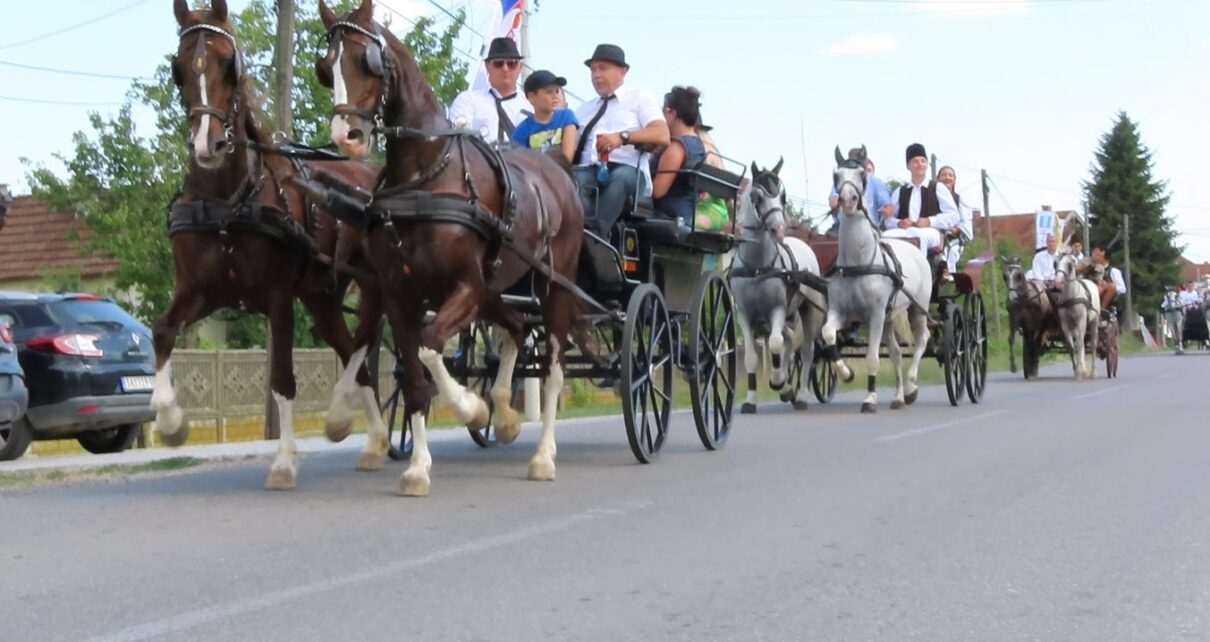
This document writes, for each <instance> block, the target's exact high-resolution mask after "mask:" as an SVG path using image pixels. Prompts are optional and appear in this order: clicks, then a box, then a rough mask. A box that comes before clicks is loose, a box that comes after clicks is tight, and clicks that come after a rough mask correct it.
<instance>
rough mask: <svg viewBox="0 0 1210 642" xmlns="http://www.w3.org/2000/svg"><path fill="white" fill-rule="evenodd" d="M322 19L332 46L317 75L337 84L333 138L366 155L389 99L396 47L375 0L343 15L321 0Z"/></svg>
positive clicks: (330, 84) (328, 83) (345, 147)
mask: <svg viewBox="0 0 1210 642" xmlns="http://www.w3.org/2000/svg"><path fill="white" fill-rule="evenodd" d="M319 18H320V20H321V21H322V22H323V26H324V29H326V30H327V34H328V50H327V53H326V54H325V55H324V56H323V57H322V58H320V59H318V60H317V61H316V62H315V75H316V77H317V78H318V79H319V82H320V84H322V85H323V86H325V87H328V88H331V89H332V99H333V102H334V107H333V110H332V113H333V116H332V142H333V143H335V144H336V145H337V146H338V147H339V148H340V150H341V151H342V152H344V153H345V154H348V155H349V156H350V157H352V158H356V159H359V160H364V159H366V158H368V157H369V155H370V152H371V141H372V139H373V136H374V128H375V126H377V125H381V124H382V123H381V121H382V119H383V108H384V107H385V106H386V104H387V93H388V92H389V91H390V82H389V81H390V78H391V75H392V73H393V71H394V64H393V60H392V56H391V49H390V47H388V46H387V40H386V37H385V36H383V31H384V30H383V28H382V26H381V25H379V24H378V23H376V22H374V3H373V1H372V0H362V2H361V4H360V5H359V6H358V7H357V8H356V9H354V10H353V11H351V12H349V13H348V14H346V15H344V16H341V17H338V16H337V15H336V14H335V13H334V12H333V11H332V9H331V8H329V7H328V5H327V4H326V3H325V2H323V0H320V3H319Z"/></svg>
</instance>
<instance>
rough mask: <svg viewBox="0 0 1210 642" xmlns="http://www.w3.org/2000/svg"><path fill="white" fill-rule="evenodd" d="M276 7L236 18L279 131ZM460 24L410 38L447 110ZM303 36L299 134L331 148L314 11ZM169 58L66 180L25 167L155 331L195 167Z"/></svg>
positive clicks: (69, 164) (255, 6) (86, 139)
mask: <svg viewBox="0 0 1210 642" xmlns="http://www.w3.org/2000/svg"><path fill="white" fill-rule="evenodd" d="M354 4H356V2H355V1H354V0H340V1H338V2H336V3H335V5H336V8H337V10H338V11H344V10H348V9H350V8H351V7H352V6H353V5H354ZM273 5H274V3H273V2H271V1H270V0H252V2H251V3H250V4H249V5H248V7H247V8H246V9H245V10H244V11H242V12H240V13H239V14H238V15H237V16H235V19H234V22H235V24H237V25H239V34H238V37H239V41H240V46H241V50H242V51H243V53H244V56H245V64H246V67H247V68H248V69H249V74H250V76H251V79H252V84H253V89H254V93H256V94H257V95H259V96H260V97H262V100H261V101H258V102H263V105H259V107H261V108H262V109H263V111H262V119H263V121H264V124H265V125H266V129H267V130H268V131H273V130H275V129H276V127H274V126H273V123H272V122H270V119H271V118H272V116H271V114H272V111H271V107H272V99H271V97H270V96H269V95H268V93H267V92H266V91H265V88H266V87H269V86H271V80H272V69H271V61H272V47H273V43H274V34H275V24H276V16H275V11H274V9H273ZM460 25H461V20H458V21H455V22H454V23H453V24H452V25H451V26H450V27H449V28H447V29H446V30H445V31H436V30H434V29H432V27H433V22H432V20H431V19H421V20H418V21H417V23H416V25H415V26H413V28H412V29H411V31H409V32H407V33H406V34H404V36H403V38H402V39H403V41H404V43H405V44H407V45H408V46H409V47H410V48H411V49H412V52H413V54H414V55H415V56H416V59H417V61H418V62H419V64H420V66H421V68H422V69H423V70H424V71H425V73H426V74H427V76H428V78H429V79H430V81H431V82H432V83H434V88H435V90H436V92H437V95H438V97H439V98H440V99H441V100H442V101H444V102H445V103H446V104H448V102H449V101H451V100H453V97H454V96H455V95H457V92H459V91H461V90H462V89H464V88H465V86H466V81H465V75H466V69H467V67H466V64H465V63H463V62H459V61H458V60H457V59H455V51H454V41H455V39H456V38H457V35H458V32H459V28H460ZM295 29H296V33H295V39H296V46H295V50H294V61H295V66H296V74H295V83H294V96H293V99H294V104H295V106H294V119H295V122H294V131H295V136H296V137H297V138H298V139H300V140H303V141H306V142H309V143H316V144H320V143H325V142H327V137H328V127H329V125H328V123H329V121H330V119H331V108H332V107H331V106H332V96H331V92H330V91H329V90H328V89H326V88H324V87H322V86H320V84H319V82H318V81H317V80H316V79H315V74H314V72H313V71H311V70H312V69H313V63H314V61H315V59H316V57H317V56H318V55H320V53H321V52H322V51H323V48H324V47H325V46H326V41H325V34H324V33H323V26H322V24H321V23H320V21H319V18H318V13H317V10H316V8H315V7H314V6H313V5H312V4H310V3H306V4H305V6H303V5H300V6H299V7H298V9H297V13H296V22H295ZM170 56H171V54H169V56H166V57H165V62H164V63H162V64H161V65H160V66H159V67H158V68H157V69H156V73H155V75H154V77H153V78H152V79H151V80H149V81H146V82H142V81H136V82H135V83H133V85H132V86H131V88H130V90H129V91H128V92H127V96H126V101H125V104H124V105H123V106H122V108H121V109H119V110H118V113H117V114H116V115H113V116H108V117H102V116H101V115H100V114H97V113H92V114H90V116H89V124H90V126H91V129H92V131H91V132H88V133H85V132H76V134H75V135H74V136H73V138H72V142H73V148H72V150H71V151H70V153H67V154H56V156H55V158H57V159H58V160H59V161H61V162H62V163H63V164H64V166H65V167H66V173H65V175H63V176H60V175H58V174H56V173H55V172H53V171H52V170H51V169H49V168H48V167H46V166H44V165H40V164H37V165H35V164H31V163H29V161H28V160H26V161H25V162H26V166H27V168H28V175H27V177H28V180H29V184H30V186H31V188H32V191H33V194H34V196H35V197H37V198H39V199H40V200H42V201H44V202H46V203H48V204H49V205H51V206H52V207H54V208H58V209H68V208H74V209H75V210H76V211H77V212H78V213H79V214H80V215H81V217H82V219H83V220H84V222H85V223H86V224H87V225H88V226H89V227H90V228H92V229H93V230H94V231H95V232H96V234H94V235H93V239H92V241H91V242H90V243H89V245H88V246H87V247H85V248H84V249H85V251H87V252H90V253H93V254H96V255H98V256H104V257H107V258H113V259H116V260H117V261H118V269H117V272H116V274H115V278H116V283H115V290H116V291H117V292H118V293H120V294H122V295H124V296H125V300H126V302H127V303H128V305H129V307H130V308H131V311H132V312H133V313H134V314H135V315H136V316H138V317H139V318H140V319H142V320H144V321H146V322H149V323H150V322H152V321H154V320H155V319H157V318H159V317H160V316H161V315H163V313H164V312H165V311H166V310H167V309H168V305H169V304H170V303H171V301H172V292H173V286H174V283H175V278H174V276H173V271H172V269H171V266H172V265H173V261H172V247H171V244H170V243H169V239H168V235H167V234H166V233H165V221H166V208H167V206H168V204H169V203H170V202H171V201H172V199H173V197H174V196H175V194H176V193H177V191H178V190H179V189H180V186H181V183H182V179H183V178H184V175H185V172H186V170H187V169H188V167H189V156H188V149H187V148H186V146H185V144H184V141H185V140H186V138H187V137H188V121H187V119H186V117H185V113H184V110H183V108H182V106H181V103H180V99H179V96H178V93H177V90H176V87H175V86H174V85H173V83H172V77H171V73H170V71H169V62H170ZM136 105H140V106H144V107H147V108H150V110H151V111H152V112H153V113H154V114H155V130H154V132H153V133H152V134H151V135H150V136H145V135H141V133H140V132H139V131H138V129H137V127H136V126H135V120H134V118H133V116H132V113H133V111H134V108H135V106H136ZM295 318H296V323H295V328H296V332H295V336H296V337H297V341H298V343H299V345H301V346H306V345H313V344H315V343H316V342H317V338H316V337H315V336H314V332H313V331H312V326H311V321H310V318H309V317H308V316H306V315H305V314H303V313H302V311H301V309H300V306H296V310H295ZM230 334H231V337H232V342H231V343H232V345H234V346H250V345H263V344H264V321H263V320H262V319H260V318H259V317H249V318H241V319H239V320H238V321H237V323H236V324H235V326H234V327H233V328H232V331H231V333H230Z"/></svg>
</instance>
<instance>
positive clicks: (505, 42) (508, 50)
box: [484, 38, 524, 60]
mask: <svg viewBox="0 0 1210 642" xmlns="http://www.w3.org/2000/svg"><path fill="white" fill-rule="evenodd" d="M523 57H524V56H522V55H521V52H520V51H517V43H516V41H514V40H513V39H512V38H493V39H492V44H491V46H490V47H488V48H487V57H486V58H484V60H521V59H522V58H523Z"/></svg>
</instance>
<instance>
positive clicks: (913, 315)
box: [823, 147, 933, 412]
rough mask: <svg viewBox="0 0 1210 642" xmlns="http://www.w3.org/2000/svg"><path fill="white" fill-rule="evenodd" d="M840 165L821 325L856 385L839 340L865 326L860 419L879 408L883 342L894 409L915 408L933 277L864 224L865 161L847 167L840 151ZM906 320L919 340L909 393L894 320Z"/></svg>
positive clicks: (917, 254)
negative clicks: (846, 327) (836, 230)
mask: <svg viewBox="0 0 1210 642" xmlns="http://www.w3.org/2000/svg"><path fill="white" fill-rule="evenodd" d="M862 149H863V150H864V149H865V148H864V147H863V148H862ZM836 164H837V168H836V171H835V172H834V174H833V179H834V181H835V185H836V189H837V192H838V194H839V197H840V203H839V208H840V237H839V245H840V246H839V248H838V253H837V256H836V268H835V274H834V275H833V276H832V277H831V280H830V282H829V284H828V318H827V322H826V323H825V324H824V326H823V341H824V346H825V347H824V349H825V350H826V353H825V356H826V357H827V358H829V359H831V360H832V361H833V363H834V365H835V367H836V370H837V373H839V375H840V376H841V377H842V378H843V379H844V380H845V381H852V379H853V372H852V370H850V369H849V367H848V366H847V365H846V364H845V363H844V361H843V360H841V358H840V352H839V350H838V349H837V347H836V333H837V331H839V330H840V328H841V326H842V325H843V324H845V323H846V322H850V321H860V322H861V323H864V324H865V325H866V327H867V328H868V333H869V341H868V347H867V349H866V356H865V362H866V372H867V374H868V379H867V386H868V391H869V392H868V394H867V395H866V398H865V401H864V402H863V403H862V404H861V412H876V409H877V404H878V392H877V379H878V367H879V361H880V360H879V355H878V353H879V348H878V345H879V343H880V342H882V341H883V340H884V339H885V342H886V347H887V353H888V354H889V355H890V358H891V363H892V364H893V365H894V368H895V399H894V401H892V402H891V408H892V409H899V408H902V407H903V406H904V405H905V404H910V403H913V402H914V401H916V395H917V394H918V393H919V386H918V385H917V383H916V380H917V374H918V372H919V369H920V358H921V357H922V356H924V350H925V347H926V345H927V343H928V338H929V329H928V305H929V296H930V294H931V292H932V290H933V273H932V271H931V269H930V268H929V263H928V259H927V258H926V257H925V256H924V252H922V251H921V250H920V248H918V247H916V246H915V245H913V244H912V243H910V242H909V241H907V240H906V239H886V240H883V239H882V238H881V234H879V232H878V229H877V228H876V227H875V226H874V224H873V223H872V222H871V221H870V219H869V218H867V212H866V211H865V206H864V205H860V204H861V203H862V202H863V201H862V199H863V197H864V193H865V184H866V175H865V168H864V167H862V163H861V161H860V160H845V159H844V157H843V156H841V155H840V148H839V147H837V148H836ZM859 205H860V206H859ZM902 314H906V315H907V316H908V320H909V322H910V324H911V329H912V337H913V341H914V349H913V353H912V363H911V365H910V366H909V368H908V381H907V386H906V391H905V386H904V382H903V373H902V371H901V368H900V362H901V354H900V348H899V340H898V339H897V338H896V337H895V332H894V325H893V322H894V319H895V318H896V316H897V315H902Z"/></svg>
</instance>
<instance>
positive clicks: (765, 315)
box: [730, 161, 827, 413]
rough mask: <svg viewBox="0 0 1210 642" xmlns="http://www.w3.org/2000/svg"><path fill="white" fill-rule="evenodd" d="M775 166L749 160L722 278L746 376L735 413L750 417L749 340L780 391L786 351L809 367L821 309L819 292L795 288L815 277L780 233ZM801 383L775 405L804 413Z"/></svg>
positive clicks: (808, 256) (800, 250) (808, 258)
mask: <svg viewBox="0 0 1210 642" xmlns="http://www.w3.org/2000/svg"><path fill="white" fill-rule="evenodd" d="M781 166H782V161H778V162H777V165H775V166H774V167H773V169H772V170H767V171H766V170H761V169H759V168H757V166H756V163H753V164H752V184H751V186H750V187H749V188H748V190H747V191H746V192H745V193H741V194H740V209H739V214H738V216H737V223H738V225H739V226H740V230H741V231H740V245H739V248H738V249H737V250H736V253H735V258H734V259H733V260H732V263H731V270H730V277H731V292H732V295H733V296H734V297H735V309H736V311H737V312H738V313H739V314H738V315H737V316H736V319H737V321H738V323H739V329H740V333H742V334H743V338H744V370H745V371H746V372H747V373H748V397H747V400H746V401H745V402H744V404H743V405H742V406H741V407H740V412H741V413H754V412H756V366H757V343H758V342H759V341H760V340H761V339H764V341H765V343H766V345H767V347H768V349H769V356H770V364H771V365H772V368H773V370H772V372H771V373H770V375H769V379H770V381H769V387H771V388H773V389H774V390H782V388H784V387H785V386H786V384H787V381H786V380H787V378H788V369H789V360H790V359H789V358H787V357H788V356H789V355H791V354H793V352H792V351H793V350H797V351H798V354H799V356H800V357H801V358H802V367H803V368H804V369H806V368H810V367H811V362H812V360H814V359H815V338H816V337H817V336H818V335H819V329H820V327H821V326H822V325H823V318H824V312H825V311H826V310H827V303H826V301H825V300H824V295H823V293H822V292H819V291H817V290H814V289H812V288H809V287H807V286H806V285H802V279H803V275H804V274H813V275H815V276H819V260H818V259H817V258H816V257H815V252H814V251H812V250H811V248H810V247H809V246H807V244H806V243H804V242H803V241H802V240H800V239H797V238H794V237H789V238H786V236H785V231H786V216H785V213H786V211H785V208H786V192H785V186H784V185H783V184H782V182H781V179H780V178H778V175H777V174H778V172H779V171H780V170H781ZM787 348H788V349H787ZM789 383H790V385H794V383H793V382H789ZM807 384H808V381H807V377H801V378H800V380H799V385H798V388H797V389H795V390H784V391H782V393H781V398H782V401H789V402H791V403H792V404H794V409H795V410H806V408H807V397H808V396H809V388H810V387H809V386H808V385H807Z"/></svg>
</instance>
